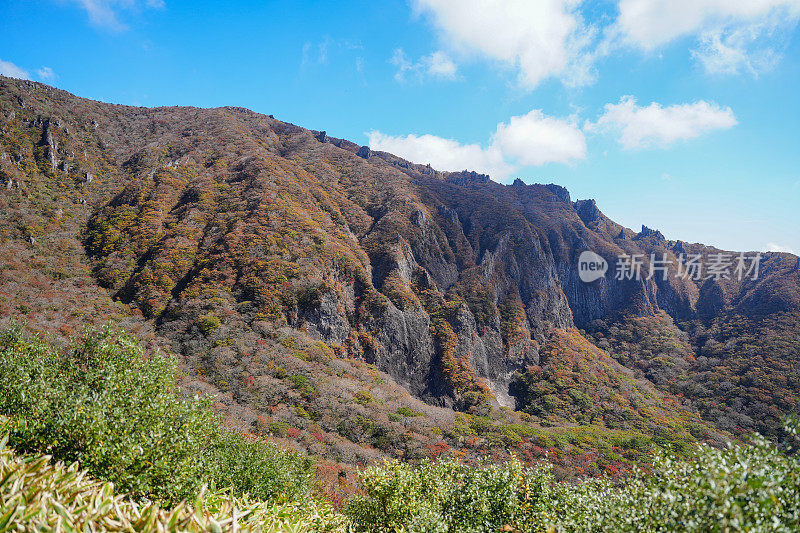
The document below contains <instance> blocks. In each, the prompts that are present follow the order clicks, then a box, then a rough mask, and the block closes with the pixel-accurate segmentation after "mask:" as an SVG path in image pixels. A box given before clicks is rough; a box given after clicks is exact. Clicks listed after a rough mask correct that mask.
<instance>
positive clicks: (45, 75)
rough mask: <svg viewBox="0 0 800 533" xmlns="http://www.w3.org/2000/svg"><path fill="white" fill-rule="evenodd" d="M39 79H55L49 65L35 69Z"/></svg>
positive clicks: (54, 74)
mask: <svg viewBox="0 0 800 533" xmlns="http://www.w3.org/2000/svg"><path fill="white" fill-rule="evenodd" d="M36 74H37V75H38V76H39V79H40V80H42V81H53V80H54V79H56V73H55V72H53V69H51V68H50V67H42V68H40V69H39V70H37V71H36Z"/></svg>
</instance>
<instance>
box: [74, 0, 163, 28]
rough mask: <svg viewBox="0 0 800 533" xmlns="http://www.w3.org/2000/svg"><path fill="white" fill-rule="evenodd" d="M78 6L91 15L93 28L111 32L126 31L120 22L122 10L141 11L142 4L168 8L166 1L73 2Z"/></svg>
mask: <svg viewBox="0 0 800 533" xmlns="http://www.w3.org/2000/svg"><path fill="white" fill-rule="evenodd" d="M72 2H73V3H76V4H78V5H79V6H80V7H82V8H83V9H84V10H86V13H87V14H88V15H89V22H90V23H91V24H92V25H93V26H97V27H99V28H103V29H106V30H110V31H115V32H119V31H125V30H126V29H128V27H127V25H125V24H124V23H123V22H121V21H120V20H119V17H118V16H117V15H118V12H119V11H120V10H135V9H141V7H142V6H141V4H144V7H146V8H149V9H163V8H164V7H166V4H165V3H164V0H145V1H144V2H140V1H138V0H72Z"/></svg>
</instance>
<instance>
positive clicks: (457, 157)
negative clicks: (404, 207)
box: [367, 131, 514, 178]
mask: <svg viewBox="0 0 800 533" xmlns="http://www.w3.org/2000/svg"><path fill="white" fill-rule="evenodd" d="M367 136H368V137H369V147H370V148H371V149H373V150H381V151H384V152H389V153H392V154H394V155H397V156H399V157H402V158H404V159H408V160H409V161H413V162H415V163H420V164H423V165H424V164H427V163H430V165H431V166H432V167H433V168H435V169H437V170H450V171H459V170H465V169H468V170H475V171H477V172H482V173H486V174H489V175H491V176H495V177H501V178H505V177H507V176H508V175H509V174H510V173H511V172H513V171H514V167H512V166H511V165H509V164H508V163H506V161H505V159H504V158H503V154H502V153H501V152H500V151H499V150H498V149H497V148H495V147H491V146H490V147H489V148H483V147H482V146H480V145H478V144H461V143H459V142H458V141H455V140H452V139H444V138H442V137H437V136H435V135H413V134H411V135H406V136H399V137H393V136H391V135H386V134H384V133H381V132H379V131H371V132H369V133H368V134H367Z"/></svg>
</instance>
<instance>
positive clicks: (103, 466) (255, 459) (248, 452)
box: [0, 327, 314, 504]
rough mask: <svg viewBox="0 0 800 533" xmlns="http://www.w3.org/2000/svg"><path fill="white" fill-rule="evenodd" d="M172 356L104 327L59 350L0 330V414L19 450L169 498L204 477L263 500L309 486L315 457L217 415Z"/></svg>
mask: <svg viewBox="0 0 800 533" xmlns="http://www.w3.org/2000/svg"><path fill="white" fill-rule="evenodd" d="M175 379H176V370H175V363H174V361H172V360H170V359H168V358H166V357H164V356H162V355H160V354H159V353H150V354H147V356H145V353H144V351H143V350H142V348H141V346H140V345H139V344H138V343H137V342H136V341H135V340H134V339H132V338H131V337H129V336H128V335H126V334H124V333H122V332H119V331H115V330H113V329H112V328H110V327H104V328H102V329H99V330H89V331H87V332H86V333H85V334H84V335H83V336H81V337H80V338H77V339H75V341H74V343H73V344H72V345H71V346H70V347H69V348H67V349H65V350H63V351H61V352H59V351H57V350H55V349H53V348H52V347H50V346H49V345H48V344H46V343H45V342H43V341H41V340H40V339H27V338H25V336H24V335H23V334H22V332H21V329H20V328H19V327H12V328H9V329H6V330H4V331H3V332H2V333H0V414H2V415H5V416H6V417H8V418H9V422H8V426H7V429H8V444H9V445H10V446H11V447H13V448H14V449H16V450H18V451H19V452H22V453H31V454H47V455H50V456H52V457H53V458H54V459H55V460H57V461H63V462H65V463H67V464H71V463H73V462H78V463H80V464H81V467H82V468H85V469H87V470H88V472H89V473H90V474H91V475H92V476H94V477H96V478H98V479H103V480H107V481H111V482H113V483H114V484H115V485H116V486H117V488H118V489H119V490H121V491H123V492H125V493H129V494H131V495H132V496H134V497H137V498H148V499H151V500H159V501H162V502H165V503H168V504H175V503H177V502H179V501H181V500H184V499H187V498H191V497H193V496H195V495H196V494H198V493H199V491H200V489H201V487H202V486H203V485H204V484H209V485H212V486H216V487H218V488H230V489H231V490H232V491H233V493H234V494H237V495H242V494H249V495H250V496H251V497H253V498H258V499H261V500H264V501H268V500H287V499H293V498H298V497H303V496H305V495H306V494H307V493H308V489H309V481H310V478H311V476H312V475H313V471H314V469H313V462H312V461H311V460H310V459H309V458H307V457H304V456H300V455H298V454H295V453H291V452H287V451H284V450H282V449H280V448H278V447H276V446H274V445H271V444H267V443H266V442H264V441H260V440H256V439H253V438H249V437H246V436H244V435H241V434H237V433H233V432H231V431H229V430H227V429H225V428H224V427H222V426H221V425H220V423H219V420H218V418H217V416H216V415H215V414H214V413H213V411H212V410H211V408H210V406H209V400H207V399H203V398H199V397H196V396H194V397H190V396H187V395H186V394H185V393H183V392H182V391H181V390H180V389H178V387H177V385H176V382H175Z"/></svg>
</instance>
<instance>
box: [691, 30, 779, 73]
mask: <svg viewBox="0 0 800 533" xmlns="http://www.w3.org/2000/svg"><path fill="white" fill-rule="evenodd" d="M773 32H774V28H767V27H765V26H763V25H753V26H747V27H742V28H735V29H732V30H723V29H715V30H710V31H707V32H704V33H703V34H702V35H701V36H700V38H699V39H698V47H697V48H696V49H695V50H692V57H694V58H695V59H696V60H698V61H699V62H700V64H701V65H703V67H704V68H705V70H706V72H708V73H710V74H739V73H740V72H748V73H749V74H752V75H753V76H756V77H757V76H758V75H759V74H761V73H763V72H767V71H769V70H772V69H773V68H774V67H775V65H777V63H778V61H779V60H780V54H779V53H778V52H776V51H775V50H774V48H772V47H770V46H764V45H763V43H764V42H770V40H769V39H767V40H766V41H765V40H764V37H765V36H768V34H772V33H773Z"/></svg>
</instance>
